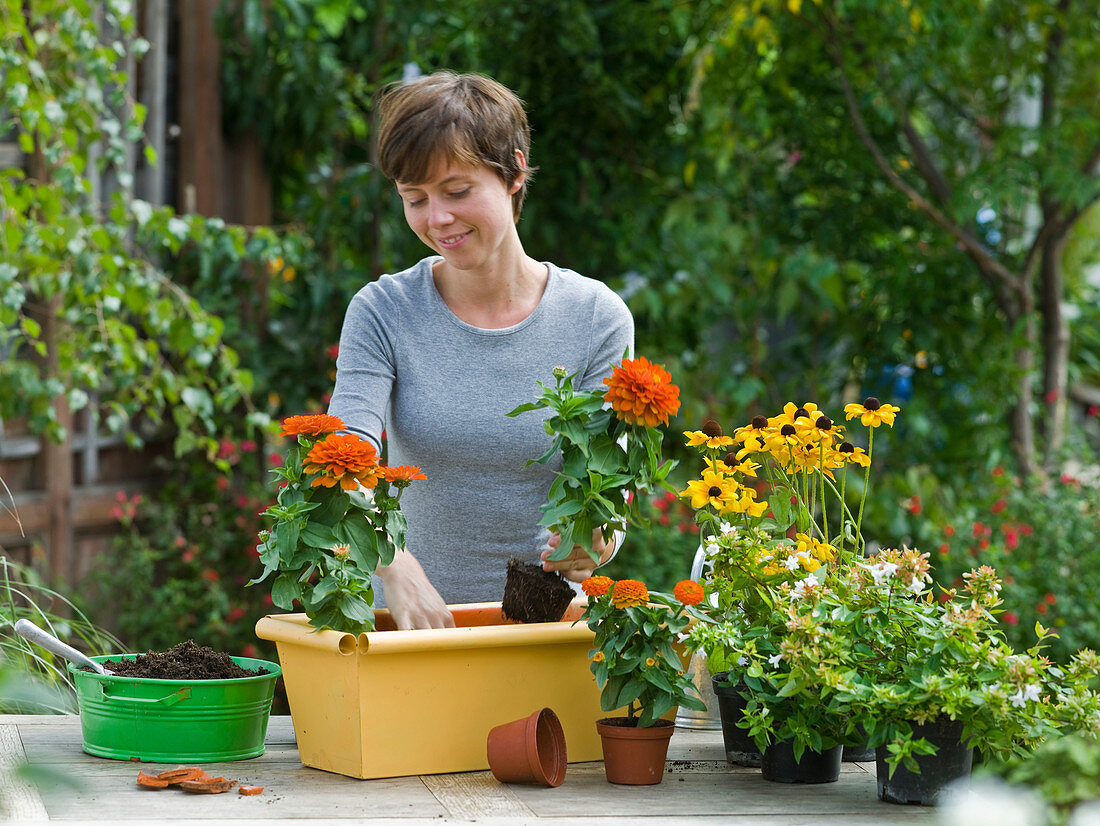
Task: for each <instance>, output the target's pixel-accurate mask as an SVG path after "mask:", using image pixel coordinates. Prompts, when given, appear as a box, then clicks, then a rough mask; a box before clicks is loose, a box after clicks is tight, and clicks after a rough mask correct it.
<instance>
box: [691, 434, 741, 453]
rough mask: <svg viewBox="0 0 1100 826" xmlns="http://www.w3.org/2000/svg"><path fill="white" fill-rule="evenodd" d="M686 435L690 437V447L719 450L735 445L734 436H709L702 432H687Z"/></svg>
mask: <svg viewBox="0 0 1100 826" xmlns="http://www.w3.org/2000/svg"><path fill="white" fill-rule="evenodd" d="M684 435H685V436H687V437H688V440H687V446H688V447H699V446H700V445H706V446H707V447H708V448H710V449H711V450H717V449H718V448H720V447H729V446H730V445H732V444H733V437H732V436H708V435H707V434H706V433H704V432H703V431H702V430H685V431H684Z"/></svg>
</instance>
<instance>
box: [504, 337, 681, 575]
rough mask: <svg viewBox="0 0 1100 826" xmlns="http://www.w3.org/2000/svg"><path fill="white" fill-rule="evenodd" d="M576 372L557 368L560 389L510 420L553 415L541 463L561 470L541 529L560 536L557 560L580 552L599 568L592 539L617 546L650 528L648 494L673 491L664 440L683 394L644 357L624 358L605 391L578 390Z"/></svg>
mask: <svg viewBox="0 0 1100 826" xmlns="http://www.w3.org/2000/svg"><path fill="white" fill-rule="evenodd" d="M576 375H577V374H576V373H574V374H572V375H569V374H568V371H567V370H566V369H565V368H564V367H556V368H554V379H555V386H554V387H547V386H545V385H544V384H543V383H542V382H538V383H537V384H538V386H539V387H540V388H542V391H543V392H542V395H541V397H540V398H539V399H538V400H537V401H534V402H529V403H526V404H521V405H520V406H519V407H517V408H516V409H515V410H513V411H511V412H510V413H509V414H508V415H509V416H518V415H519V414H521V413H526V412H529V411H532V410H545V409H549V410H550V411H551V415H550V416H549V417H548V418H547V419H546V422H545V425H544V426H545V428H546V432H547V433H549V434H550V435H552V436H553V437H554V441H553V443H552V444H551V445H550V447H549V448H548V449H547V451H546V452H545V453H544V454H543V455H542V456H540V457H539V458H537V459H532V460H530V462H528V464H532V463H535V462H538V463H541V464H548V463H550V462H551V461H552V460H553V459H554V458H555V457H557V456H558V455H559V454H560V456H561V462H562V469H561V470H560V471H559V472H558V474H557V477H556V479H555V480H554V483H553V484H552V485H551V487H550V493H549V497H548V501H547V503H546V504H545V505H543V506H542V513H543V516H542V519H541V520H540V522H539V524H540V525H543V526H545V527H547V528H549V529H550V530H551V531H554V532H556V533H558V534H560V535H561V544H559V545H558V549H557V550H556V551H555V552H554V554H553V555H551V557H550V558H551V559H553V560H558V559H564V558H565V557H566V556H568V555H569V554H570V553H571V552H572V550H573V546H574V545H580V546H581V547H583V548H584V549H585V550H586V551H588V553H589V555H590V556H591V557H592V559H593V561H598V554H597V553H596V551H594V550H593V548H592V537H593V534H594V532H595V531H596V530H597V529H600V530H602V532H603V536H604V539H605V540H610V538H611V536H612V534H613V533H614V532H615V531H616V530H623V529H625V528H626V526H627V524H634V525H640V526H642V527H644V526H645V525H646V524H647V520H646V519H645V518H644V517H643V515H642V512H641V510H640V508H639V501H640V497H639V494H642V493H652V492H654V491H656V490H657V489H658V488H661V487H667V483H666V482H665V479H666V477H667V476H668V473H669V471H670V470H672V468H673V467H674V466H675V464H676V463H675V462H671V461H669V462H664V461H662V459H661V441H662V434H661V431H660V430H659V429H658V425H667V424H668V421H669V416H673V415H675V414H676V411H677V410H679V409H680V389H679V388H678V387H677V386H676V385H675V384H673V383H672V377H671V375H669V373H668V371H667V370H665V369H664V368H663V367H661V366H660V365H659V364H652V363H650V362H649V361H648V360H647V359H646V358H645V357H644V356H641V357H639V358H636V359H633V360H632V359H626V358H624V359H623V360H622V362H621V363H620V364H619V365H617V366H613V368H612V374H611V376H609V377H608V378H605V379H604V384H606V385H607V390H606V391H601V390H598V389H594V390H588V391H579V390H575V389H574V387H573V380H574V379H575V378H576Z"/></svg>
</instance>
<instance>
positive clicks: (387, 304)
mask: <svg viewBox="0 0 1100 826" xmlns="http://www.w3.org/2000/svg"><path fill="white" fill-rule="evenodd" d="M438 260H439V259H438V258H437V257H430V258H425V259H424V260H422V261H420V262H419V263H418V264H416V265H415V266H413V267H411V268H410V269H408V270H405V271H404V272H401V273H397V274H396V275H385V276H382V277H381V278H379V279H378V280H377V281H375V282H372V283H370V284H367V285H366V286H365V287H363V289H361V290H360V291H359V292H358V293H357V294H356V295H355V297H354V298H353V299H352V302H351V304H350V306H349V307H348V311H347V315H346V316H345V319H344V327H343V331H342V333H341V335H340V355H339V357H338V359H337V362H336V388H335V390H334V392H333V395H332V401H331V403H330V405H329V413H331V414H333V415H335V416H339V417H340V418H342V419H343V420H344V422H345V423H346V424H347V428H348V430H349V431H350V432H353V433H356V434H358V435H360V436H363V437H366V438H368V439H370V440H371V441H372V442H374V443H375V445H380V442H381V434H382V431H383V430H385V431H386V435H387V441H388V464H390V465H417V466H419V467H420V468H421V469H422V470H423V471H424V473H425V475H426V476H427V479H426V480H424V481H417V482H413V483H412V485H411V486H410V487H408V488H406V490H405V492H404V494H403V495H402V499H401V505H402V510H403V511H404V513H405V516H406V518H407V520H408V523H409V529H408V534H407V536H406V543H405V544H406V547H407V548H408V549H409V551H411V552H412V554H413V555H414V556H415V557H416V558H417V560H419V562H420V564H421V565H422V566H423V568H424V570H425V572H426V574H427V576H428V579H429V580H430V581H431V582H432V584H433V585H434V586H435V587H436V590H438V591H439V593H440V595H441V596H442V597H443V599H444V600H445V601H446V602H447V603H448V604H455V603H463V602H486V601H496V600H499V599H500V598H501V596H502V595H503V592H504V575H505V564H506V563H507V561H508V558H509V557H511V556H513V555H514V556H518V557H520V558H521V559H524V560H526V561H531V562H533V561H535V560H537V558H538V549H539V548H540V547H541V546H542V545H543V544H544V543H545V541H546V538H547V535H548V534H547V531H546V530H545V529H544V528H540V527H539V526H538V524H537V523H538V521H539V518H540V517H541V514H540V513H539V506H540V505H542V504H543V503H545V502H546V497H547V494H548V492H549V488H550V484H551V482H552V481H553V471H554V470H556V469H558V468H560V463H559V464H558V466H557V467H554V466H553V465H551V466H546V465H538V464H535V465H531V466H530V467H525V465H526V463H527V460H528V459H533V458H535V457H537V456H541V455H542V454H543V453H544V452H545V451H546V449H547V448H548V447H549V446H550V436H548V435H547V434H546V432H545V430H544V429H543V426H542V425H543V419H544V418H545V416H546V415H547V413H546V411H532V412H530V413H524V414H522V415H520V416H517V417H515V418H508V417H507V416H506V415H505V414H506V413H508V411H510V410H512V409H513V408H515V407H516V406H517V405H519V404H522V403H524V402H528V401H533V400H535V399H536V398H537V396H538V395H539V393H540V392H541V391H540V390H539V388H538V385H537V384H536V381H541V382H542V383H543V384H546V385H548V386H553V384H554V377H553V375H552V371H553V369H554V367H555V366H558V365H561V366H563V367H565V368H566V369H567V370H568V371H569V372H570V373H574V372H577V371H580V375H579V376H578V377H577V381H576V386H577V387H578V388H583V389H588V388H593V387H602V379H603V377H604V376H607V375H610V373H611V364H612V363H617V362H618V361H619V359H621V358H622V357H623V353H624V351H626V350H627V349H629V350H630V352H631V354H632V353H633V349H634V321H633V318H632V317H631V315H630V311H629V310H628V309H627V307H626V305H625V304H624V303H623V301H622V299H620V298H619V297H618V296H617V295H616V294H615V293H614V292H613V291H612V290H610V289H609V288H608V287H607V286H605V285H604V284H602V283H601V282H599V281H596V280H594V279H591V278H585V277H584V276H581V275H578V274H577V273H575V272H572V271H571V270H564V269H560V268H558V267H556V266H554V265H553V264H549V265H548V267H549V280H548V282H547V284H546V289H545V291H544V293H543V295H542V299H541V300H540V301H539V304H538V306H537V307H536V308H535V310H534V312H532V313H531V315H529V316H528V317H527V318H525V319H524V320H523V321H521V322H520V323H519V324H516V325H514V326H512V327H506V328H504V329H499V330H484V329H481V328H478V327H473V326H471V325H469V324H466V323H465V322H463V321H462V320H460V319H459V318H458V317H457V316H456V315H455V314H454V313H453V312H451V310H450V309H449V308H448V307H447V305H446V304H445V303H444V301H443V299H442V298H441V297H440V295H439V293H438V292H437V291H436V289H435V284H434V282H433V280H432V271H431V266H432V264H433V263H434V262H435V261H438ZM375 582H376V586H377V584H378V580H377V579H376V580H375ZM379 604H384V601H383V600H379Z"/></svg>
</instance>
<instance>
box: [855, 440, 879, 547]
mask: <svg viewBox="0 0 1100 826" xmlns="http://www.w3.org/2000/svg"><path fill="white" fill-rule="evenodd" d="M874 446H875V429H874V428H873V427H872V428H871V429H870V430H869V431H868V433H867V468H866V472H865V473H864V474H863V493H862V494H861V495H860V497H859V516H857V517H856V541H857V543H862V545H863V549H864V551H866V550H867V543H866V542H865V541H864V540H863V533H862V528H863V506H864V504H865V503H866V502H867V488H868V486H869V485H870V484H871V461H872V459H871V454H872V451H873V450H874ZM864 555H866V554H864Z"/></svg>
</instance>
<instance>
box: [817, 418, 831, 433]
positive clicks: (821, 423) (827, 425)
mask: <svg viewBox="0 0 1100 826" xmlns="http://www.w3.org/2000/svg"><path fill="white" fill-rule="evenodd" d="M817 429H818V430H832V429H833V420H832V419H830V418H829V417H828V416H822V417H821V418H820V419H818V420H817Z"/></svg>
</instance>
